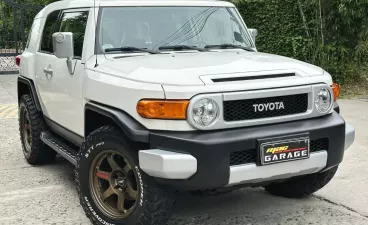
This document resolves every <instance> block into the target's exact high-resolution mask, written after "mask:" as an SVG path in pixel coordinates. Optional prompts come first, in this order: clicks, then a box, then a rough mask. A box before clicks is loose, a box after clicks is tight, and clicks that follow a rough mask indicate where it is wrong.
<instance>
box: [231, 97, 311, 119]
mask: <svg viewBox="0 0 368 225" xmlns="http://www.w3.org/2000/svg"><path fill="white" fill-rule="evenodd" d="M280 102H282V103H283V105H284V108H283V109H282V108H280V109H276V104H271V105H268V110H266V107H262V108H263V111H259V110H258V108H257V111H256V110H255V107H254V105H259V104H263V105H265V104H268V103H280ZM277 105H278V106H280V104H277ZM270 106H271V109H273V110H270ZM307 110H308V94H298V95H286V96H278V97H270V98H258V99H244V100H234V101H224V120H225V121H228V122H230V121H239V120H252V119H262V118H269V117H277V116H286V115H293V114H298V113H304V112H306V111H307Z"/></svg>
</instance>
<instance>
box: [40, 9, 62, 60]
mask: <svg viewBox="0 0 368 225" xmlns="http://www.w3.org/2000/svg"><path fill="white" fill-rule="evenodd" d="M59 13H60V11H54V12H52V13H51V14H49V16H48V17H47V19H46V22H45V27H44V29H43V34H42V42H41V51H44V52H50V53H52V52H54V51H53V46H52V34H53V33H54V31H55V26H56V21H57V19H58V16H59Z"/></svg>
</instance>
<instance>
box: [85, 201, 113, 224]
mask: <svg viewBox="0 0 368 225" xmlns="http://www.w3.org/2000/svg"><path fill="white" fill-rule="evenodd" d="M84 202H85V203H86V205H87V208H88V209H89V210H90V211H91V213H92V215H93V216H94V217H95V218H96V219H97V221H98V222H100V223H101V224H103V225H115V224H114V223H109V222H107V221H105V220H104V219H102V218H101V217H100V216H99V215H98V214H97V212H96V211H95V210H94V209H93V207H92V205H91V203H90V202H89V200H88V198H87V197H86V196H84Z"/></svg>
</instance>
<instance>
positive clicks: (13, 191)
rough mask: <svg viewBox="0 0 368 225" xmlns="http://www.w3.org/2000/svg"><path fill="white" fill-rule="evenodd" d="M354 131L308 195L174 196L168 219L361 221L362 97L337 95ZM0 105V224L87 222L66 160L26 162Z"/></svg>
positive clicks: (364, 197)
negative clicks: (339, 159)
mask: <svg viewBox="0 0 368 225" xmlns="http://www.w3.org/2000/svg"><path fill="white" fill-rule="evenodd" d="M15 81H16V77H15V76H0V108H1V107H2V106H4V105H6V106H7V107H11V106H12V105H14V104H16V99H17V97H16V84H15ZM340 105H341V107H342V114H343V115H344V117H345V118H346V120H347V121H348V122H349V123H351V124H353V125H354V126H355V127H356V130H357V140H356V142H355V144H354V145H353V146H352V148H351V149H349V151H348V152H347V153H346V155H345V160H344V162H343V163H342V165H341V166H340V170H339V171H338V173H337V175H336V177H335V178H334V180H333V181H332V182H331V183H330V184H329V185H328V186H327V187H326V188H325V189H323V190H322V191H319V192H318V193H316V194H315V195H314V196H313V197H309V198H304V199H300V200H292V199H284V198H279V197H274V196H271V195H269V194H267V193H266V192H264V191H263V190H262V189H261V188H253V189H251V188H249V189H243V190H240V191H236V192H233V193H230V194H227V195H222V196H216V197H206V198H202V197H193V196H189V195H183V196H180V197H179V200H178V203H177V205H176V207H175V213H174V216H173V218H172V219H171V220H170V222H169V225H184V224H185V225H199V224H204V225H231V224H239V225H247V224H260V225H261V224H262V225H263V224H331V225H332V224H338V225H341V224H354V225H359V224H367V225H368V175H367V174H368V163H367V162H368V148H367V146H368V132H367V131H366V127H368V102H365V101H359V100H341V101H340ZM1 112H3V111H2V110H1V109H0V153H1V154H0V177H1V179H0V224H37V225H40V224H89V222H88V220H87V219H86V217H85V216H84V213H83V211H82V209H81V207H80V206H79V202H78V198H77V194H76V190H75V187H74V174H73V167H72V166H71V165H69V164H68V163H67V162H66V161H64V160H62V159H60V160H58V161H57V162H56V163H54V164H52V165H44V166H39V167H38V166H37V167H32V166H29V165H28V164H27V163H26V162H25V160H24V159H23V155H22V153H21V147H20V144H19V135H18V124H17V119H16V118H14V116H13V114H14V109H12V108H8V112H6V113H3V114H1Z"/></svg>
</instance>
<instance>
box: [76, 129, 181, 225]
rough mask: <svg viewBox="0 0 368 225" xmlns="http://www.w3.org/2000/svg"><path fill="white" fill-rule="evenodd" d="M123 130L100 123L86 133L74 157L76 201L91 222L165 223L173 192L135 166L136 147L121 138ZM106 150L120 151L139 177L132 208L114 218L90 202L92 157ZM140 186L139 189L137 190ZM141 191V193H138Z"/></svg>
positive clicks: (169, 213) (155, 224) (171, 204)
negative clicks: (123, 215) (137, 199)
mask: <svg viewBox="0 0 368 225" xmlns="http://www.w3.org/2000/svg"><path fill="white" fill-rule="evenodd" d="M124 137H125V135H124V133H122V132H121V130H119V129H118V128H115V127H114V126H104V127H101V128H99V129H97V130H95V131H93V132H92V133H91V134H89V135H88V136H87V138H86V140H85V142H84V143H83V144H82V147H81V151H80V153H79V154H78V157H77V166H76V170H75V182H76V186H77V192H78V195H79V199H80V203H81V205H82V207H83V209H84V211H85V213H86V216H87V217H88V218H89V219H90V221H91V222H92V224H94V225H100V224H116V225H165V224H167V221H168V220H169V218H170V217H171V213H172V207H173V205H174V202H175V194H174V191H172V190H169V189H163V188H161V187H160V186H158V185H157V184H156V182H155V181H154V180H153V179H152V178H151V177H149V176H148V175H147V174H145V173H144V172H143V171H142V170H140V168H139V163H138V150H136V149H135V148H134V147H133V146H132V144H129V142H128V141H126V140H125V138H124ZM106 150H114V151H118V152H119V153H121V154H122V155H123V156H124V158H126V159H127V160H128V161H129V163H130V164H131V166H133V167H134V168H135V172H137V173H139V176H140V177H141V180H140V181H139V182H142V183H139V184H138V196H139V201H138V204H137V205H136V207H135V209H134V211H133V212H132V213H131V214H130V215H129V216H128V217H126V218H124V219H120V220H114V219H111V218H109V217H108V216H106V215H105V214H104V213H103V212H102V211H101V210H99V208H98V207H97V205H96V203H95V202H94V201H93V198H92V193H91V190H90V184H89V170H90V167H91V163H92V161H93V158H94V157H96V156H97V155H98V154H99V153H101V152H102V151H106ZM141 187H143V190H142V189H141ZM142 192H143V194H142Z"/></svg>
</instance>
